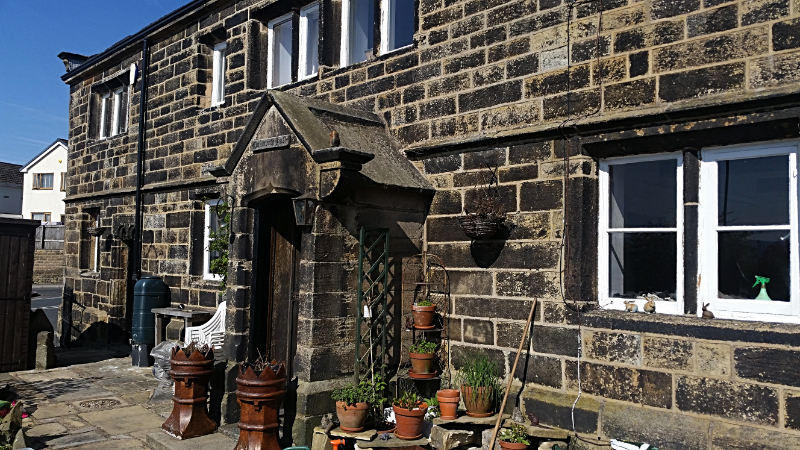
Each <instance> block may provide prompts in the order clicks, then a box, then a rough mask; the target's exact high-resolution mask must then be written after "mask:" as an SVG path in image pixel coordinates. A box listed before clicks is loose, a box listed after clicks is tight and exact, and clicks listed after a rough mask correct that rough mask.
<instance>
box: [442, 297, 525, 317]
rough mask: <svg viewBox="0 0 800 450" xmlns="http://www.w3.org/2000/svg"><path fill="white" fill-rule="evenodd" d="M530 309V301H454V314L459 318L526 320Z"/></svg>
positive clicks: (476, 298)
mask: <svg viewBox="0 0 800 450" xmlns="http://www.w3.org/2000/svg"><path fill="white" fill-rule="evenodd" d="M530 308H531V301H530V300H511V299H498V298H487V297H459V298H456V300H455V313H456V314H457V315H459V316H469V317H487V318H491V319H506V320H527V318H528V313H529V312H530Z"/></svg>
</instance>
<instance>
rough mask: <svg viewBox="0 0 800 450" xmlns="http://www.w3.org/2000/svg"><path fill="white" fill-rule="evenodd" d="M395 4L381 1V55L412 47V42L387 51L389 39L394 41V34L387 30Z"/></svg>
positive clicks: (388, 0) (389, 1)
mask: <svg viewBox="0 0 800 450" xmlns="http://www.w3.org/2000/svg"><path fill="white" fill-rule="evenodd" d="M396 2H397V0H381V49H380V54H381V55H386V54H389V53H392V52H396V51H399V50H402V49H404V48H408V47H411V46H413V45H414V43H413V41H412V43H411V44H408V45H404V46H402V47H398V48H395V49H392V50H389V44H390V42H389V39H394V34H393V33H391V31H392V30H390V29H389V28H390V27H391V24H392V22H391V20H389V19H390V18H391V17H392V16H393V15H395V5H396Z"/></svg>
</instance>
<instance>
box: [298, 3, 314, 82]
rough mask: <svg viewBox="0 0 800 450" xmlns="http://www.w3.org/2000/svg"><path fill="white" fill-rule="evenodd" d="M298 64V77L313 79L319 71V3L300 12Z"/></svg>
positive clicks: (312, 4)
mask: <svg viewBox="0 0 800 450" xmlns="http://www.w3.org/2000/svg"><path fill="white" fill-rule="evenodd" d="M299 59H300V62H299V70H298V71H297V73H298V77H299V78H300V79H301V80H304V79H306V78H310V77H313V76H314V75H316V74H317V72H318V71H319V3H316V2H314V3H311V4H310V5H307V6H305V7H304V8H303V9H301V10H300V58H299Z"/></svg>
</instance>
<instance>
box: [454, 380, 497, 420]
mask: <svg viewBox="0 0 800 450" xmlns="http://www.w3.org/2000/svg"><path fill="white" fill-rule="evenodd" d="M461 394H462V395H463V397H464V407H465V408H466V409H467V415H468V416H471V417H489V416H491V415H493V414H494V395H493V394H494V388H492V387H481V388H478V389H477V392H473V388H472V386H467V385H462V386H461Z"/></svg>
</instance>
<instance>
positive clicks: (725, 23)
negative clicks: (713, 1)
mask: <svg viewBox="0 0 800 450" xmlns="http://www.w3.org/2000/svg"><path fill="white" fill-rule="evenodd" d="M738 8H739V7H738V5H730V6H724V7H722V8H717V9H712V10H707V11H703V12H701V13H698V14H693V15H691V16H689V17H687V18H686V28H687V33H688V35H689V37H690V38H692V37H695V36H702V35H704V34H711V33H717V32H720V31H726V30H732V29H734V28H736V27H737V25H738V20H737V19H738V16H739V9H738Z"/></svg>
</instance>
